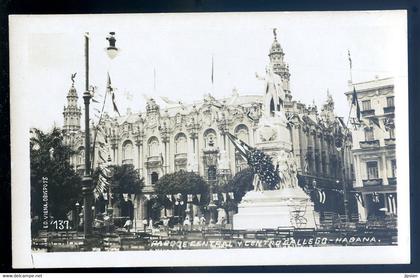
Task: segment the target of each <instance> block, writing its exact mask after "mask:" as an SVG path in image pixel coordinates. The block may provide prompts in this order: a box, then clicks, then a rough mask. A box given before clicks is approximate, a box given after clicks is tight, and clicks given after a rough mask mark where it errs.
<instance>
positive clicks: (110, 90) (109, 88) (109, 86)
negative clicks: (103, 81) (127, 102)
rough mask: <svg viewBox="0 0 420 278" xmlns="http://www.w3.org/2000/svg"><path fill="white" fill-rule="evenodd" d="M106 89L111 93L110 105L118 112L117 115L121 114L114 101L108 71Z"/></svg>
mask: <svg viewBox="0 0 420 278" xmlns="http://www.w3.org/2000/svg"><path fill="white" fill-rule="evenodd" d="M107 88H108V91H109V93H110V94H111V97H112V106H113V107H114V111H115V112H117V113H118V116H121V114H120V111H118V107H117V104H116V103H115V92H114V89H113V88H112V87H111V77H110V76H109V72H108V86H107Z"/></svg>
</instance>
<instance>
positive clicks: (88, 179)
mask: <svg viewBox="0 0 420 278" xmlns="http://www.w3.org/2000/svg"><path fill="white" fill-rule="evenodd" d="M91 97H92V96H91V94H90V92H89V33H86V34H85V92H84V93H83V100H84V105H85V173H84V176H83V178H82V194H83V206H84V207H85V211H84V213H83V218H84V219H83V233H84V235H85V237H88V236H89V235H91V234H92V221H93V219H92V211H91V210H90V209H86V208H90V207H92V203H93V188H92V176H91V171H90V168H91V165H90V128H89V127H90V126H89V104H90V99H91Z"/></svg>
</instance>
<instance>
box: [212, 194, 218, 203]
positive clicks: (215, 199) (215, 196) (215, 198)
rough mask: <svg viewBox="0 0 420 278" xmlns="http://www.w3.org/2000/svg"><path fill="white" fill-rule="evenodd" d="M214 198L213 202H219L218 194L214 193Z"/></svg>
mask: <svg viewBox="0 0 420 278" xmlns="http://www.w3.org/2000/svg"><path fill="white" fill-rule="evenodd" d="M212 196H213V201H217V200H219V199H218V197H217V193H213V195H212Z"/></svg>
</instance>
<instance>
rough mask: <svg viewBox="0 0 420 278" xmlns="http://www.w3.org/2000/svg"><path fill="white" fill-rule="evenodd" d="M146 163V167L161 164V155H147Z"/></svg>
mask: <svg viewBox="0 0 420 278" xmlns="http://www.w3.org/2000/svg"><path fill="white" fill-rule="evenodd" d="M146 165H147V167H158V166H162V156H159V155H154V156H149V157H147V161H146Z"/></svg>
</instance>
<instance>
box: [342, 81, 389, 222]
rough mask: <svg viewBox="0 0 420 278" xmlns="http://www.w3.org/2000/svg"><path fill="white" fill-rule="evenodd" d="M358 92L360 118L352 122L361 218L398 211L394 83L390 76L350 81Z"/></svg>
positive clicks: (355, 181)
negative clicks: (359, 81) (358, 81)
mask: <svg viewBox="0 0 420 278" xmlns="http://www.w3.org/2000/svg"><path fill="white" fill-rule="evenodd" d="M354 90H355V91H356V93H357V99H358V102H359V106H360V111H361V112H360V114H361V121H360V123H359V122H357V121H356V122H354V131H353V132H352V134H353V150H352V152H353V158H354V170H355V180H354V184H353V185H354V190H355V192H354V194H355V197H356V199H357V200H358V202H357V204H358V211H359V213H360V218H361V220H366V219H368V218H375V217H378V216H384V215H396V214H397V198H396V197H397V193H396V187H397V178H396V169H397V161H396V157H395V124H394V116H395V114H394V110H395V105H394V84H393V79H392V78H384V79H374V80H371V81H367V82H362V83H355V84H350V85H349V91H348V92H346V96H347V99H348V101H349V103H351V102H352V99H353V97H352V95H353V91H354Z"/></svg>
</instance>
